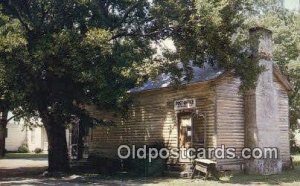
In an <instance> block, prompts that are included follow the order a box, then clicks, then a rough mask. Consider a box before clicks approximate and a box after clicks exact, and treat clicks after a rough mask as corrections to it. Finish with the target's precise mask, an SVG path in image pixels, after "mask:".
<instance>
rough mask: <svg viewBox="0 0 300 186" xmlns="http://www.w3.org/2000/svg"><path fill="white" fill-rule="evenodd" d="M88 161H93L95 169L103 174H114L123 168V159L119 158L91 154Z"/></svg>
mask: <svg viewBox="0 0 300 186" xmlns="http://www.w3.org/2000/svg"><path fill="white" fill-rule="evenodd" d="M88 161H89V162H91V163H92V165H93V168H94V169H96V170H97V171H99V172H100V173H103V174H109V175H112V174H114V173H116V172H118V171H121V170H122V169H121V161H120V160H119V159H112V158H104V157H99V156H94V155H90V156H89V158H88Z"/></svg>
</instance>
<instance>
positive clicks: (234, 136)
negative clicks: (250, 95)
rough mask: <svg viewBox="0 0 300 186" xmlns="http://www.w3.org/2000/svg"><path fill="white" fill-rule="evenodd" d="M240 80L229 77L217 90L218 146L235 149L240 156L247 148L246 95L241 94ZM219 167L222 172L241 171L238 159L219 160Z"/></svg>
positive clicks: (225, 78) (224, 79)
mask: <svg viewBox="0 0 300 186" xmlns="http://www.w3.org/2000/svg"><path fill="white" fill-rule="evenodd" d="M240 85H241V82H240V80H239V78H235V77H233V76H227V77H224V78H222V80H220V81H218V83H217V88H216V93H217V94H216V96H217V97H216V103H217V104H216V105H217V107H216V108H217V109H216V125H217V135H218V137H217V144H218V147H221V146H222V145H224V146H225V148H235V150H236V155H238V156H240V152H241V150H242V148H243V147H244V146H245V144H244V142H245V116H244V115H245V114H244V95H243V94H242V93H240V91H239V88H240ZM217 161H218V167H219V169H222V170H239V169H240V168H241V164H239V163H240V160H238V159H234V160H233V159H218V160H217Z"/></svg>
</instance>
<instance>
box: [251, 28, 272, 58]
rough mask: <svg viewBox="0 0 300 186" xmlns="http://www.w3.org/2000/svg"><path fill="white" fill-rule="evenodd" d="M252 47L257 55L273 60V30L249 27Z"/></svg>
mask: <svg viewBox="0 0 300 186" xmlns="http://www.w3.org/2000/svg"><path fill="white" fill-rule="evenodd" d="M249 34H250V47H251V50H252V53H253V55H254V56H255V57H257V58H259V59H265V60H272V31H271V30H269V29H266V28H263V27H253V28H250V29H249Z"/></svg>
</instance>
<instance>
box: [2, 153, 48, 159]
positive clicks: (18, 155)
mask: <svg viewBox="0 0 300 186" xmlns="http://www.w3.org/2000/svg"><path fill="white" fill-rule="evenodd" d="M27 158H29V159H32V158H48V154H44V153H40V154H35V153H6V154H5V157H4V159H27Z"/></svg>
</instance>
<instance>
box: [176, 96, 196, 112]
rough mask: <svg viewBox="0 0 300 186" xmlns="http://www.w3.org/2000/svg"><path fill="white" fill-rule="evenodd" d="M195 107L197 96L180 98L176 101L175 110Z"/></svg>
mask: <svg viewBox="0 0 300 186" xmlns="http://www.w3.org/2000/svg"><path fill="white" fill-rule="evenodd" d="M193 108H196V99H195V98H188V99H180V100H176V101H175V102H174V109H175V110H184V109H193Z"/></svg>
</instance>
